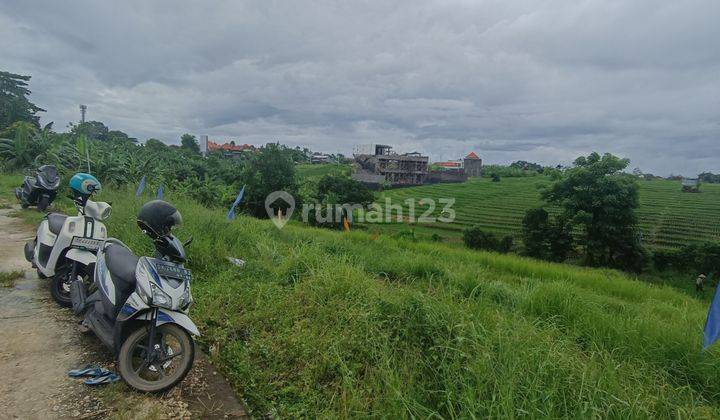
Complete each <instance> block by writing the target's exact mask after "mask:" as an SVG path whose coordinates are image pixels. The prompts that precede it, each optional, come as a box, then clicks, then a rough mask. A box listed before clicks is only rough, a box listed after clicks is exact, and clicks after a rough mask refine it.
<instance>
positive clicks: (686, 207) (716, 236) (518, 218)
mask: <svg viewBox="0 0 720 420" xmlns="http://www.w3.org/2000/svg"><path fill="white" fill-rule="evenodd" d="M550 182H551V181H550V179H549V178H547V177H528V178H503V179H502V181H501V182H492V181H491V180H489V179H486V178H482V179H480V178H473V179H470V181H468V182H467V183H463V184H437V185H426V186H420V187H412V188H400V189H393V190H389V191H386V192H384V193H382V194H380V195H379V198H378V202H379V203H384V199H385V197H390V198H391V199H392V202H393V204H400V205H403V201H404V200H407V199H414V200H415V202H416V209H419V210H420V211H417V215H420V213H422V210H424V209H426V208H427V207H426V206H420V205H419V204H417V201H418V200H420V199H422V198H426V197H427V198H433V199H436V200H437V199H438V198H455V199H456V200H457V201H456V203H455V205H454V206H453V208H454V209H455V210H456V212H457V218H456V220H455V222H454V223H450V224H446V223H435V224H426V225H413V226H414V228H415V233H416V234H417V235H418V236H420V237H428V236H430V235H432V234H433V233H437V234H438V235H440V236H442V237H443V238H445V239H448V240H450V241H459V240H460V237H461V236H462V230H463V229H464V228H467V227H469V226H474V225H479V226H481V227H483V228H484V229H486V230H488V231H491V232H495V233H498V234H501V235H507V234H512V235H515V236H519V235H520V231H521V228H522V218H523V216H524V215H525V211H527V210H528V209H530V208H533V207H538V206H540V205H541V204H542V202H541V200H540V193H539V188H541V187H542V186H544V185H548V184H549V183H550ZM639 184H640V207H639V209H638V212H637V213H638V218H639V224H640V227H641V229H642V231H643V234H644V241H645V243H646V244H647V245H648V246H649V247H651V248H668V247H677V246H680V245H683V244H686V243H689V242H693V241H700V240H720V185H713V184H703V185H702V186H701V191H702V192H701V193H699V194H692V193H683V192H681V191H680V183H679V182H678V181H664V180H657V181H639ZM405 207H406V208H407V206H405ZM441 210H442V206H441V205H438V207H436V209H435V212H434V214H435V216H437V215H439V212H440V211H441ZM368 228H369V229H370V230H379V231H383V232H396V231H400V230H407V229H408V225H407V224H391V225H381V226H368Z"/></svg>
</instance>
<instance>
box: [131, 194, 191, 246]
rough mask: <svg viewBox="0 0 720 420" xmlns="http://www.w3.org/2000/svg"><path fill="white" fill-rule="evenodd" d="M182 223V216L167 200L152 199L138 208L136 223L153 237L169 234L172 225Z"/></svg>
mask: <svg viewBox="0 0 720 420" xmlns="http://www.w3.org/2000/svg"><path fill="white" fill-rule="evenodd" d="M181 223H182V216H180V212H179V211H177V209H176V208H175V207H173V206H172V205H171V204H170V203H168V202H167V201H162V200H153V201H149V202H147V203H145V205H144V206H142V208H141V209H140V212H139V213H138V217H137V224H138V226H139V227H140V229H142V231H143V232H145V233H147V234H148V235H150V237H152V238H153V239H156V238H159V237H161V236H166V235H169V234H170V230H171V229H172V227H173V226H178V225H180V224H181Z"/></svg>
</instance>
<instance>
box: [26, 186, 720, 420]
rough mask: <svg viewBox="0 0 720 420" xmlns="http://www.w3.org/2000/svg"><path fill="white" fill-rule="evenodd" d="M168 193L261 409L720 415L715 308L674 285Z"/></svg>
mask: <svg viewBox="0 0 720 420" xmlns="http://www.w3.org/2000/svg"><path fill="white" fill-rule="evenodd" d="M166 198H167V199H168V200H170V201H172V202H173V203H175V204H176V205H177V206H178V207H179V208H180V210H181V212H182V214H183V219H184V221H185V225H184V226H183V227H182V228H181V229H179V230H178V236H180V237H181V238H183V239H184V238H185V237H187V235H193V236H194V237H195V242H194V243H193V244H192V245H191V246H190V248H189V249H188V252H189V255H190V257H191V258H192V259H193V260H192V262H191V263H190V267H191V268H192V269H193V271H194V273H195V280H194V283H193V293H194V297H195V300H196V304H195V306H194V307H193V308H192V311H191V316H192V318H193V319H195V320H196V321H197V322H198V324H199V326H200V328H201V330H202V332H203V337H202V339H201V340H202V343H203V344H204V345H205V346H211V345H212V346H214V347H215V348H218V349H219V352H218V354H217V356H216V359H217V361H218V363H219V364H220V366H221V367H222V370H223V371H224V372H225V373H226V374H227V375H228V376H229V377H230V379H231V380H232V382H233V383H234V384H235V386H236V387H237V389H238V390H239V391H240V393H241V394H242V396H243V397H244V398H245V400H246V401H247V404H248V408H249V409H250V410H251V411H252V413H253V414H255V415H263V414H267V413H274V414H278V415H280V416H282V417H293V416H302V415H304V416H313V417H315V416H320V417H352V416H357V417H367V416H373V417H398V416H408V415H414V416H420V417H428V416H434V415H437V416H443V417H469V416H478V417H486V416H502V417H509V416H524V415H529V416H532V417H546V416H553V417H555V416H568V417H590V416H594V417H603V418H604V417H617V418H628V417H657V416H663V417H670V416H673V417H688V416H706V417H718V416H719V415H720V382H718V381H717V378H718V375H719V374H720V354H719V353H718V352H717V351H716V350H711V351H710V352H709V353H706V354H704V355H702V354H701V353H700V343H701V336H702V325H703V322H704V318H705V311H706V305H705V304H704V303H703V302H700V301H699V300H697V299H694V298H692V297H689V296H686V295H684V294H682V293H679V292H677V291H675V290H673V289H671V288H668V287H658V286H649V285H647V284H645V283H642V282H638V281H634V280H632V279H630V278H628V277H626V276H624V275H623V274H620V273H618V272H615V271H609V270H591V269H583V268H579V267H572V266H566V265H556V264H550V263H543V262H538V261H533V260H529V259H523V258H519V257H515V256H502V255H495V254H491V253H484V252H474V251H469V250H464V249H459V248H450V247H447V246H445V245H443V244H433V243H427V242H411V241H404V240H399V239H394V238H391V237H387V236H380V237H375V236H373V235H369V234H366V233H363V232H352V233H349V234H344V233H340V232H333V231H326V230H319V229H309V228H304V227H300V226H294V225H292V224H291V225H289V226H286V228H285V229H283V230H281V231H280V230H278V229H276V228H275V226H274V225H273V224H271V223H270V222H268V221H260V220H256V219H252V218H247V217H238V219H236V220H235V221H233V222H227V221H225V220H224V213H225V212H224V211H223V210H208V209H205V208H203V207H202V206H200V205H198V204H195V203H193V202H190V201H187V200H183V199H181V198H178V197H174V196H173V195H172V194H168V196H167V197H166ZM102 199H104V200H108V201H113V202H114V203H115V205H114V214H113V216H112V217H111V220H109V221H108V223H107V225H108V227H109V229H110V233H111V234H112V235H115V236H117V237H119V238H121V239H122V240H124V241H125V242H126V243H127V244H128V245H129V246H130V247H131V248H132V249H133V250H135V252H137V253H149V252H150V250H151V249H150V244H149V241H148V240H147V239H146V238H144V237H143V236H142V234H141V233H140V231H139V230H138V229H137V227H136V226H135V222H134V220H135V214H136V213H137V210H138V208H139V206H140V205H141V203H142V201H141V200H135V199H134V197H133V195H132V192H104V193H103V196H102ZM23 213H24V214H30V213H34V212H32V211H29V212H23ZM33 217H34V216H33ZM226 256H234V257H238V258H243V259H245V260H246V261H247V265H246V267H245V268H242V269H241V268H238V267H235V266H232V265H231V264H229V263H228V262H227V261H226V260H225V257H226Z"/></svg>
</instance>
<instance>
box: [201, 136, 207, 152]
mask: <svg viewBox="0 0 720 420" xmlns="http://www.w3.org/2000/svg"><path fill="white" fill-rule="evenodd" d="M207 152H208V136H206V135H204V134H203V135H201V136H200V153H202V155H203V156H205V155H207Z"/></svg>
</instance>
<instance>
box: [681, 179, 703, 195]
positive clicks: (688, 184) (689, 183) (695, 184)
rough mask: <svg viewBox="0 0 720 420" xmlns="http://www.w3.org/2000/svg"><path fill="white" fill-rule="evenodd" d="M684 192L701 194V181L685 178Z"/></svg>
mask: <svg viewBox="0 0 720 420" xmlns="http://www.w3.org/2000/svg"><path fill="white" fill-rule="evenodd" d="M682 190H683V191H684V192H700V180H699V179H698V178H683V179H682Z"/></svg>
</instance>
